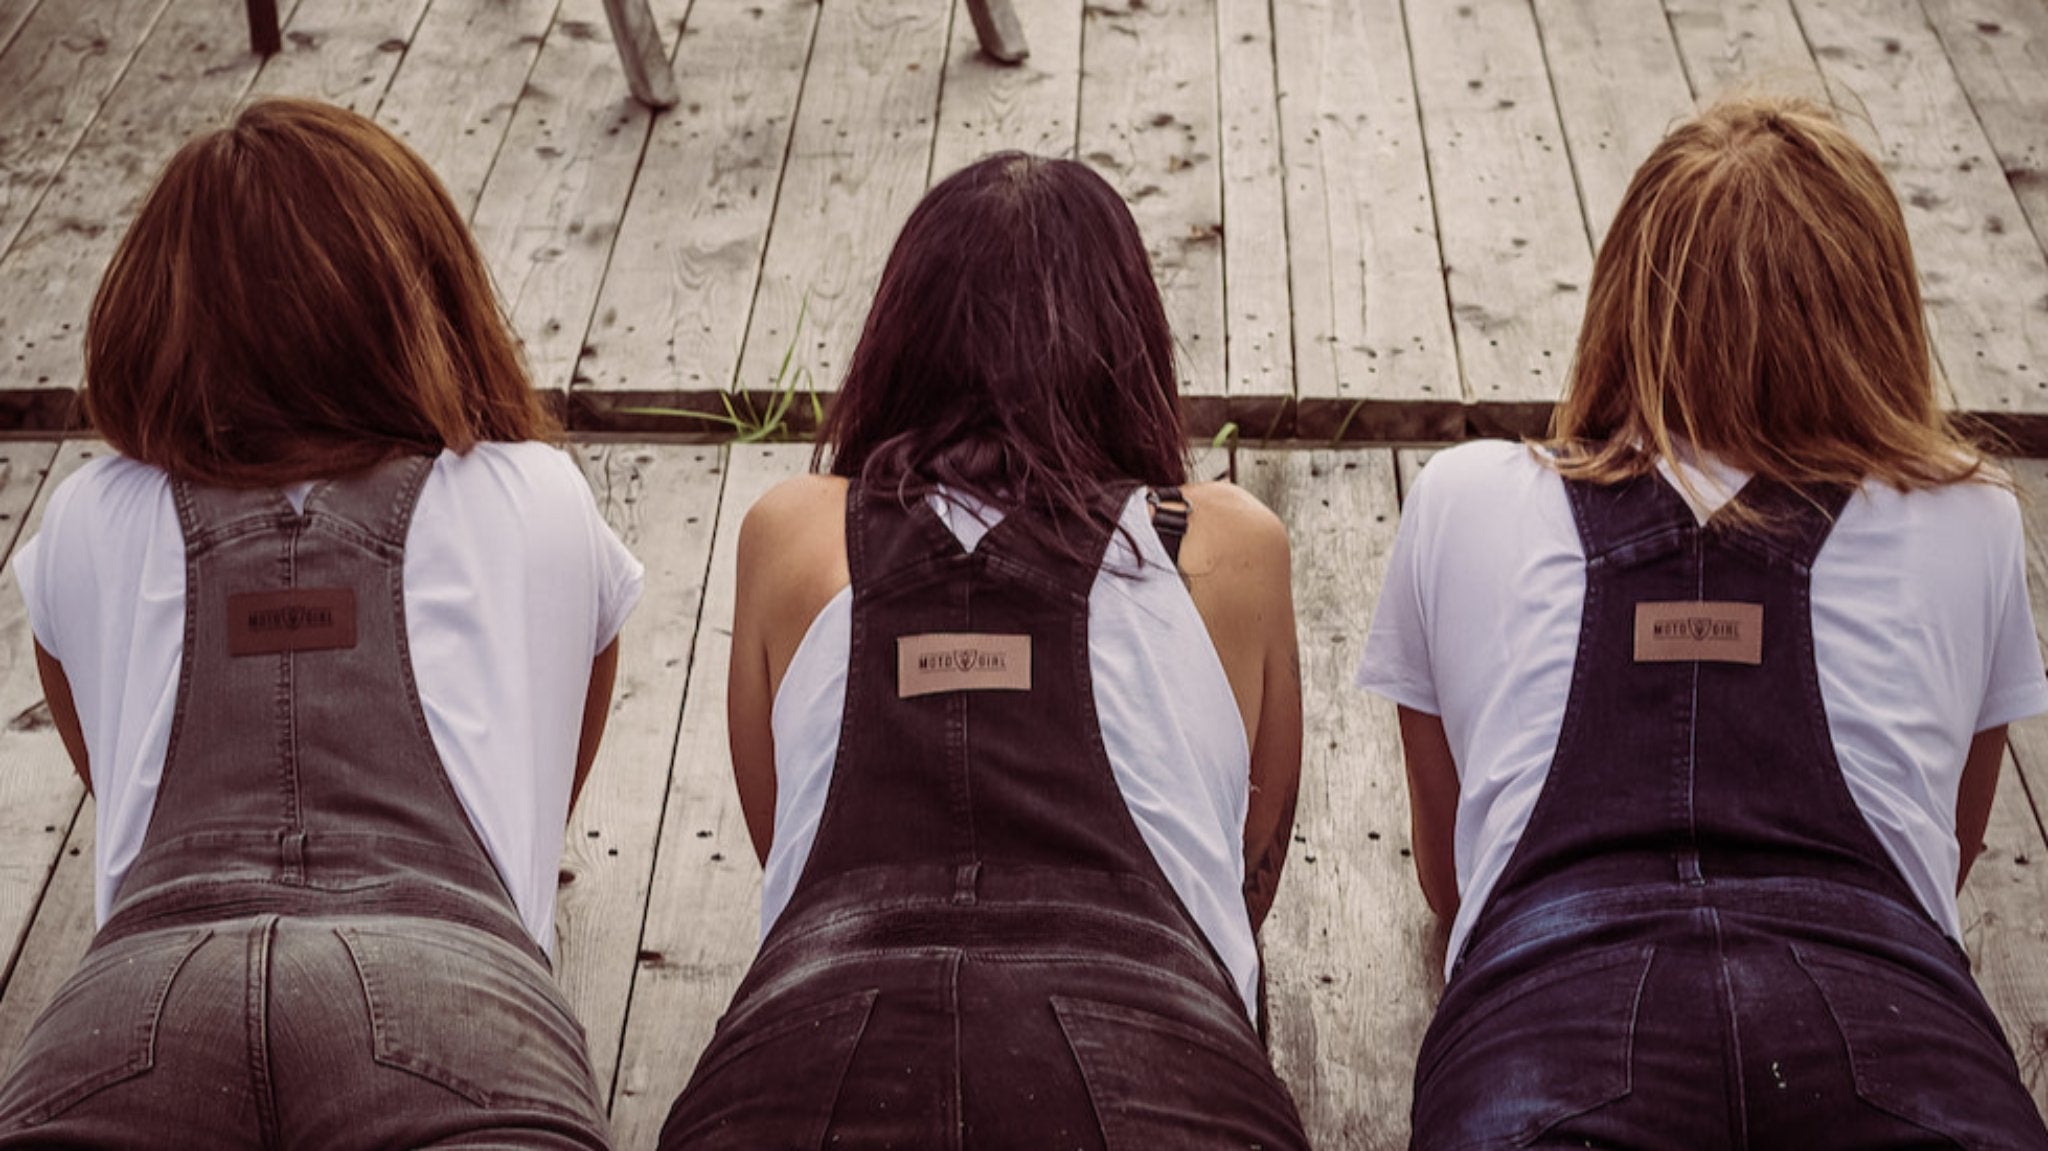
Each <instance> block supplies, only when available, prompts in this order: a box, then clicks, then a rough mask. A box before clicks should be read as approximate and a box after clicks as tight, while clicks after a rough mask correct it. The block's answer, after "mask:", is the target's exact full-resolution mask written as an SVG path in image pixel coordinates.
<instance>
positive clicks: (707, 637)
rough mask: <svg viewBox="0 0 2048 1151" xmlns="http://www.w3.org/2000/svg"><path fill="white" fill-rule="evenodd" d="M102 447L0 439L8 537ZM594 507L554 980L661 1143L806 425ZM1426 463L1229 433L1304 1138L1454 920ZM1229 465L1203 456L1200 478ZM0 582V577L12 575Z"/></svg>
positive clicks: (15, 695)
mask: <svg viewBox="0 0 2048 1151" xmlns="http://www.w3.org/2000/svg"><path fill="white" fill-rule="evenodd" d="M103 450H104V449H103V448H101V447H100V446H98V445H96V444H93V443H91V442H88V441H77V440H73V441H69V442H64V443H56V442H42V441H38V442H17V443H12V444H0V554H4V553H5V552H6V551H9V550H11V549H12V548H13V546H15V544H16V543H18V541H19V540H20V539H22V538H26V536H27V534H29V533H32V532H33V531H34V530H35V523H36V519H37V516H38V515H39V513H40V509H41V506H42V504H43V502H44V501H45V500H46V499H47V498H48V495H49V493H50V491H51V490H52V489H54V487H55V486H56V484H57V482H58V481H59V480H61V479H62V478H63V476H64V475H66V474H68V473H69V472H70V471H71V470H72V469H74V468H76V467H77V466H78V465H79V463H80V462H81V461H82V460H83V459H85V458H87V457H88V456H89V455H91V454H92V453H94V452H95V451H103ZM575 450H576V452H577V454H578V456H579V458H580V459H581V461H582V463H583V466H584V469H585V472H586V473H587V474H588V476H589V478H590V482H591V485H592V487H593V489H594V490H595V491H596V493H597V497H598V500H599V502H600V504H601V505H602V507H603V508H604V511H605V515H606V517H607V518H608V519H609V520H610V522H611V523H612V525H613V526H614V527H615V528H616V529H617V530H618V531H619V533H620V534H621V535H622V536H624V537H625V539H626V542H627V543H628V544H629V545H630V546H631V547H632V548H633V550H634V551H635V552H636V553H637V554H638V555H639V556H640V557H641V559H642V560H644V561H645V562H646V564H647V596H646V598H645V600H644V601H643V602H642V603H641V605H640V608H639V610H638V612H637V613H636V614H635V615H634V616H633V619H632V622H631V623H630V625H629V626H628V628H627V633H626V635H625V637H624V640H623V661H622V666H621V668H620V673H619V683H618V693H617V697H616V701H615V705H614V708H613V714H612V720H611V728H610V732H609V734H608V735H607V737H606V739H605V744H604V749H603V751H602V753H601V755H600V757H599V761H598V764H597V766H596V769H595V770H594V772H593V774H592V776H591V780H590V784H589V787H588V789H587V790H586V792H585V794H584V797H583V802H582V804H581V806H580V807H579V808H578V810H577V811H576V813H575V818H574V819H573V820H572V822H571V823H570V826H569V829H568V841H567V852H566V855H565V857H564V860H563V864H562V891H561V910H560V918H559V923H560V929H561V945H560V963H559V968H560V974H561V978H562V982H563V984H564V985H565V987H566V988H567V990H568V994H569V998H570V1000H571V1001H572V1002H573V1003H574V1005H575V1007H576V1009H577V1011H578V1012H579V1013H580V1014H581V1016H582V1018H583V1019H584V1021H585V1023H586V1024H587V1026H588V1029H589V1036H590V1047H591V1055H592V1058H593V1061H594V1063H595V1064H596V1067H597V1073H598V1079H599V1083H600V1086H601V1088H602V1089H603V1090H604V1091H606V1092H607V1093H608V1096H609V1099H610V1102H611V1109H612V1110H611V1114H612V1119H613V1123H614V1125H615V1128H616V1131H617V1135H618V1138H619V1145H620V1146H621V1147H623V1148H631V1149H641V1148H648V1147H651V1146H653V1143H654V1138H655V1135H656V1133H657V1132H658V1131H659V1129H660V1125H661V1121H662V1119H663V1117H664V1116H665V1115H666V1114H667V1110H668V1106H669V1103H670V1101H671V1100H672V1099H673V1098H674V1096H675V1094H676V1093H677V1091H679V1090H680V1089H681V1088H682V1086H683V1083H684V1081H685V1080H686V1079H687V1077H688V1075H689V1072H690V1069H691V1067H692V1066H693V1065H694V1063H695V1061H696V1058H697V1054H698V1052H699V1051H700V1050H701V1049H702V1047H703V1045H704V1043H705V1041H706V1040H707V1039H708V1038H709V1036H710V1032H711V1027H712V1024H713V1022H714V1021H715V1020H716V1018H717V1016H718V1013H719V1011H720V1010H721V1009H722V1008H723V1007H724V1005H725V1002H726V1000H727V999H728V998H729V997H730V995H731V993H732V990H733V988H734V986H735V985H736V984H737V983H738V981H739V978H740V975H741V974H742V973H743V971H744V970H745V968H746V965H747V963H748V961H749V960H750V959H751V957H752V954H753V950H754V941H755V931H756V921H757V908H758V898H759V892H760V869H759V868H758V867H757V866H756V865H755V863H754V859H753V853H752V850H751V849H750V847H749V844H748V839H747V833H746V829H745V827H744V825H743V824H742V822H741V819H740V814H739V810H738V807H737V804H736V803H735V801H734V797H733V788H732V782H731V773H730V768H729V765H728V760H727V758H726V752H725V699H724V681H725V665H726V653H727V645H728V643H729V642H730V623H731V615H732V600H733V562H732V549H733V545H734V540H735V536H736V534H737V531H738V527H739V521H740V516H741V514H742V513H743V512H744V511H745V509H746V508H747V506H748V505H749V504H750V503H751V502H752V500H753V499H754V498H755V497H756V496H757V495H759V494H760V493H761V492H762V491H763V490H764V489H766V488H767V487H768V486H769V485H771V484H773V483H774V482H775V481H777V480H778V479H780V478H782V477H784V476H787V475H790V474H793V473H795V472H797V471H799V470H801V469H802V467H803V466H804V462H805V457H806V453H805V450H804V449H803V448H801V447H797V446H793V445H775V446H760V445H750V446H749V445H735V446H730V447H721V446H714V445H691V444H628V443H605V444H583V445H579V446H578V447H577V448H576V449H575ZM1421 458H1422V457H1421V456H1420V455H1419V454H1418V453H1414V452H1406V451H1402V452H1396V451H1394V450H1392V449H1387V448H1345V449H1330V450H1314V451H1310V450H1295V451H1249V450H1247V451H1242V452H1239V453H1238V457H1237V467H1238V474H1239V478H1240V480H1241V482H1243V483H1244V484H1245V485H1246V486H1247V487H1248V488H1250V489H1251V490H1252V491H1254V492H1256V493H1257V494H1258V495H1259V497H1260V498H1261V499H1263V500H1265V501H1266V503H1267V504H1269V505H1270V506H1272V507H1273V508H1274V509H1275V510H1276V511H1277V512H1278V513H1279V514H1280V515H1281V517H1282V518H1283V519H1284V520H1285V521H1286V522H1287V525H1288V527H1289V529H1290V531H1291V533H1292V536H1293V540H1294V557H1295V596H1296V601H1297V606H1298V610H1299V615H1300V627H1301V649H1302V663H1303V675H1304V678H1305V683H1306V717H1307V730H1308V739H1307V755H1306V760H1305V762H1304V764H1303V771H1302V774H1303V791H1302V803H1301V812H1300V825H1299V828H1298V830H1297V835H1296V838H1295V842H1294V848H1293V852H1292V854H1291V856H1290V860H1289V864H1288V868H1287V873H1286V876H1285V878H1284V880H1283V883H1282V888H1281V892H1280V899H1279V902H1278V903H1277V904H1276V906H1275V907H1274V910H1273V914H1272V918H1271V919H1270V920H1269V921H1268V923H1267V927H1266V933H1265V945H1266V955H1267V959H1268V964H1269V973H1270V974H1269V978H1270V997H1271V1008H1272V1014H1273V1052H1274V1058H1275V1060H1276V1062H1277V1063H1278V1065H1279V1068H1280V1071H1281V1073H1282V1075H1283V1076H1284V1077H1285V1078H1286V1080H1287V1082H1288V1083H1289V1084H1290V1085H1291V1086H1292V1088H1293V1090H1294V1092H1295V1096H1296V1098H1297V1099H1298V1100H1299V1102H1300V1104H1301V1107H1302V1112H1303V1114H1304V1116H1305V1117H1306V1118H1307V1120H1308V1123H1309V1127H1310V1132H1311V1134H1312V1135H1313V1136H1314V1137H1315V1140H1316V1145H1317V1146H1318V1147H1322V1148H1328V1149H1345V1148H1375V1149H1378V1148H1388V1149H1394V1148H1401V1147H1405V1146H1406V1138H1407V1109H1408V1091H1409V1079H1410V1076H1411V1074H1412V1071H1413V1066H1414V1062H1413V1061H1414V1053H1415V1050H1416V1048H1417V1047H1418V1045H1419V1044H1420V1041H1421V1037H1422V1029H1423V1027H1424V1025H1425V1024H1426V1022H1427V1020H1428V1017H1429V1013H1430V1010H1431V1008H1432V1005H1433V1003H1434V1000H1435V996H1436V992H1437V989H1438V976H1437V972H1438V970H1439V969H1440V964H1441V960H1442V947H1443V943H1442V937H1441V934H1440V929H1439V928H1438V927H1437V926H1436V924H1435V922H1434V921H1433V919H1432V918H1431V916H1430V914H1429V912H1428V910H1427V909H1426V908H1425V907H1424V906H1423V902H1422V898H1421V895H1420V893H1419V891H1418V889H1417V887H1416V885H1415V881H1414V876H1413V871H1412V868H1411V863H1410V860H1409V858H1408V847H1407V840H1408V831H1407V828H1408V822H1407V806H1406V797H1405V790H1404V785H1403V782H1402V772H1401V766H1400V756H1399V747H1398V742H1397V735H1396V731H1395V725H1394V716H1393V709H1392V707H1391V706H1389V705H1387V704H1385V703H1383V702H1380V701H1377V700H1375V699H1372V698H1370V697H1367V696H1365V695H1363V694H1362V693H1359V692H1357V691H1355V690H1353V689H1352V688H1351V687H1350V686H1349V683H1350V675H1351V670H1352V667H1353V666H1354V664H1355V661H1356V660H1357V657H1358V651H1359V648H1360V645H1361V644H1362V643H1363V641H1364V637H1365V634H1366V630H1367V626H1368V623H1369V620H1370V616H1371V611H1372V604H1373V600H1374V598H1375V596H1376V595H1377V593H1378V587H1379V580H1380V575H1381V572H1382V570H1383V569H1384V567H1385V564H1386V553H1387V551H1388V549H1389V548H1390V547H1391V546H1392V542H1393V538H1394V529H1395V526H1396V524H1397V522H1398V519H1399V493H1400V492H1401V490H1402V489H1403V487H1404V486H1405V480H1406V478H1407V477H1409V476H1411V475H1412V474H1413V472H1414V469H1415V468H1416V467H1418V466H1420V463H1421ZM1222 463H1223V461H1222V460H1221V459H1220V458H1218V457H1214V456H1212V457H1210V458H1209V459H1208V460H1206V461H1205V463H1204V465H1203V466H1204V468H1205V470H1206V471H1207V472H1209V473H1212V474H1213V473H1214V472H1216V471H1217V470H1219V469H1220V467H1221V466H1222ZM2018 466H2019V468H2020V470H2021V472H2022V478H2023V480H2024V481H2025V482H2026V483H2027V485H2028V487H2029V489H2030V491H2031V492H2032V493H2033V498H2032V502H2031V503H2030V504H2029V506H2028V512H2027V515H2028V520H2029V525H2028V526H2029V531H2030V535H2031V536H2032V537H2033V541H2034V542H2033V545H2032V551H2031V552H2030V568H2031V577H2032V584H2033V588H2034V592H2035V599H2034V603H2035V609H2034V610H2035V614H2036V617H2037V618H2038V619H2040V620H2043V621H2048V595H2044V594H2043V592H2044V590H2048V547H2044V546H2043V541H2048V463H2041V462H2027V463H2022V464H2020V465H2018ZM0 585H5V587H6V588H9V589H11V588H12V586H13V580H12V575H11V573H10V572H7V571H6V570H5V569H4V568H0ZM30 650H31V649H30V637H29V631H28V625H27V622H26V620H25V618H24V615H23V609H22V606H21V600H20V597H19V596H18V595H16V594H15V593H14V592H13V591H11V590H4V591H0V956H4V957H5V963H4V968H0V970H4V972H5V982H4V984H0V1061H4V1060H7V1059H9V1058H11V1057H12V1054H13V1052H14V1051H15V1050H16V1048H17V1047H18V1046H19V1045H20V1042H21V1038H22V1036H23V1034H24V1033H25V1032H26V1030H27V1028H28V1026H29V1024H30V1023H31V1022H32V1021H33V1019H34V1017H35V1015H36V1013H37V1012H38V1011H39V1010H40V1009H41V1007H42V1005H43V1004H44V1003H45V1002H47V1001H48V999H49V998H50V996H51V995H52V994H53V993H54V991H55V990H56V988H57V986H58V985H59V984H60V983H61V982H62V981H63V980H64V979H65V978H66V977H67V976H68V975H69V974H70V972H71V971H72V970H73V969H74V967H75V966H76V964H77V961H78V958H79V956H80V955H81V954H83V952H84V950H85V947H86V944H87V942H88V940H89V938H90V935H91V931H92V883H91V864H92V828H93V817H92V807H91V803H90V801H88V800H85V799H84V797H83V794H82V791H81V789H80V787H79V785H78V782H77V780H76V778H75V777H74V776H73V774H72V772H71V770H70V768H69V766H68V765H67V763H66V761H65V759H64V753H63V749H62V747H61V746H60V744H59V741H58V739H57V734H56V732H55V731H54V730H53V729H52V728H51V727H50V724H49V719H48V713H47V711H46V710H45V709H44V706H43V704H42V693H41V690H40V688H39V687H38V686H37V683H36V679H35V671H34V661H33V659H32V657H31V654H30ZM2044 787H2048V722H2041V721H2036V722H2033V723H2029V724H2023V725H2019V726H2017V727H2015V728H2014V736H2013V755H2012V759H2011V761H2009V762H2008V764H2007V770H2006V773H2005V776H2004V778H2003V780H2002V781H2001V784H2000V790H1999V793H1998V801H1997V806H1996V808H1995V810H1994V812H1993V815H1992V819H1991V829H1990V833H1989V836H1988V841H1989V843H1990V849H1989V851H1987V853H1986V854H1985V856H1984V858H1983V859H1982V860H1981V861H1980V862H1979V863H1978V865H1977V869H1976V872H1975V873H1974V875H1973V876H1972V878H1971V882H1970V886H1969V888H1968V889H1967V890H1966V891H1965V892H1964V896H1963V920H1964V923H1965V925H1966V931H1965V934H1966V936H1967V938H1966V942H1967V944H1968V945H1969V949H1970V953H1971V955H1972V956H1973V958H1974V959H1975V961H1976V965H1977V975H1978V978H1979V980H1980V981H1981V982H1982V984H1983V986H1984V989H1985V993H1986V994H1987V995H1988V996H1989V998H1990V1000H1991V1002H1992V1005H1993V1006H1994V1007H1996V1008H1997V1010H1998V1013H1999V1015H2000V1017H2001V1018H2002V1019H2003V1020H2004V1023H2005V1027H2006V1031H2007V1033H2008V1035H2009V1036H2010V1037H2011V1039H2012V1042H2013V1045H2014V1047H2015V1049H2016V1050H2017V1051H2018V1053H2019V1059H2020V1066H2021V1068H2022V1070H2023V1071H2024V1073H2025V1075H2026V1077H2027V1081H2028V1084H2029V1086H2030V1087H2031V1089H2032V1090H2033V1092H2034V1096H2035V1098H2036V1100H2037V1101H2041V1102H2043V1103H2044V1105H2048V839H2044V835H2043V827H2042V822H2041V819H2040V816H2039V813H2038V808H2037V806H2036V805H2035V803H2034V801H2033V799H2032V798H2031V797H2033V796H2041V795H2042V794H2043V791H2042V788H2044Z"/></svg>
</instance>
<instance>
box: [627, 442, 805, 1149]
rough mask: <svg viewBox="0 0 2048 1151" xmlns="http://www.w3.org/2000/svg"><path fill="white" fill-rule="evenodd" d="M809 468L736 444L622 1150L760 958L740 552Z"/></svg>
mask: <svg viewBox="0 0 2048 1151" xmlns="http://www.w3.org/2000/svg"><path fill="white" fill-rule="evenodd" d="M808 460H809V452H808V450H807V449H805V448H801V447H798V446H795V445H784V446H778V447H762V446H758V445H757V446H746V447H741V446H735V447H734V448H733V449H732V450H731V452H730V454H729V457H728V461H727V463H728V468H729V469H730V471H729V475H728V476H727V478H726V485H725V495H724V498H723V499H722V500H721V501H720V505H719V513H718V529H717V535H716V537H715V540H714V542H713V545H712V558H711V575H710V578H709V579H708V580H707V582H706V586H705V589H704V608H703V613H702V616H701V622H700V623H699V624H698V628H697V644H696V649H695V652H694V654H693V655H692V657H691V659H690V684H689V689H688V692H687V693H686V694H685V695H684V696H683V716H682V728H681V731H680V732H679V734H678V735H677V738H676V743H675V761H674V762H675V767H674V770H673V771H672V772H671V774H670V776H669V790H668V802H667V809H666V811H665V812H664V814H663V816H662V820H661V841H660V844H659V846H658V848H657V850H656V853H655V857H654V880H653V886H652V887H651V888H650V889H649V891H648V901H647V923H646V928H645V930H644V932H643V934H642V936H641V942H640V948H641V950H640V954H639V965H640V966H639V971H638V974H637V976H636V978H635V979H634V981H633V996H632V1002H631V1005H630V1009H629V1011H628V1013H627V1016H626V1031H625V1044H624V1047H623V1049H622V1050H621V1052H620V1055H619V1071H618V1078H617V1087H616V1089H615V1091H614V1093H613V1096H612V1130H613V1133H614V1134H615V1136H616V1137H617V1139H618V1143H619V1146H621V1147H652V1146H654V1143H655V1136H656V1135H657V1134H659V1133H660V1130H661V1124H662V1120H664V1119H666V1118H667V1117H668V1109H669V1105H670V1104H671V1103H672V1102H673V1101H674V1100H675V1097H676V1095H677V1094H678V1093H679V1092H681V1091H682V1089H683V1085H684V1084H685V1083H686V1082H688V1081H689V1077H690V1071H691V1069H692V1068H693V1067H695V1065H696V1062H697V1056H698V1054H699V1053H700V1052H702V1051H703V1049H704V1045H705V1044H706V1043H707V1042H709V1041H710V1039H711V1029H712V1025H713V1024H714V1023H716V1022H717V1020H718V1017H719V1015H720V1013H722V1012H723V1011H724V1010H725V1005H726V1002H727V1001H728V1000H729V999H731V997H732V993H733V989H734V988H736V987H737V986H739V981H740V976H742V975H743V974H745V972H746V968H747V964H748V963H749V962H751V961H752V959H753V956H754V951H755V948H756V942H757V938H758V928H759V924H760V909H761V868H760V866H759V865H758V864H757V863H756V862H755V861H754V849H753V846H752V841H751V840H750V839H749V838H748V836H747V828H746V822H745V820H744V819H743V818H742V817H741V815H740V807H739V799H738V797H737V796H736V795H735V794H734V791H733V782H732V768H731V762H732V761H731V758H730V756H729V754H728V753H727V750H726V735H725V733H726V727H725V676H726V663H727V661H728V660H729V659H730V657H731V654H732V612H733V595H734V582H733V580H734V575H733V549H734V548H735V547H736V546H737V545H738V542H739V528H740V520H741V517H743V516H744V515H745V514H746V510H747V509H748V508H749V507H751V506H753V503H754V501H755V500H756V499H758V498H760V496H761V494H762V493H763V492H765V491H767V490H768V489H769V488H770V487H773V486H774V485H775V484H776V483H778V482H780V481H781V480H783V479H785V478H787V477H789V476H792V475H795V474H797V473H799V472H801V471H803V470H804V466H805V464H806V463H807V462H808Z"/></svg>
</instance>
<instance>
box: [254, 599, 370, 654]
mask: <svg viewBox="0 0 2048 1151" xmlns="http://www.w3.org/2000/svg"><path fill="white" fill-rule="evenodd" d="M354 646H356V591H355V589H354V588H346V587H295V588H286V589H284V590H282V591H258V592H244V593H242V594H240V595H231V596H229V597H228V654H229V655H275V654H277V653H278V652H283V651H333V650H335V649H338V648H350V647H354Z"/></svg>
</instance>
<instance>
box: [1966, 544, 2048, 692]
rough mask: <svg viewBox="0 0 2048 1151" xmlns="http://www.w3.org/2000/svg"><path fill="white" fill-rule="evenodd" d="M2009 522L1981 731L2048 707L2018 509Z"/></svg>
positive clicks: (2047, 689)
mask: <svg viewBox="0 0 2048 1151" xmlns="http://www.w3.org/2000/svg"><path fill="white" fill-rule="evenodd" d="M2009 522H2010V527H2009V528H2007V531H2008V533H2009V534H2008V538H2009V539H2010V541H2011V546H2010V547H2008V548H2007V549H2005V555H2004V557H2003V558H2002V559H2001V563H2002V564H2003V565H2004V567H2005V569H2006V570H2005V571H2004V573H2002V574H2003V575H2004V577H2005V578H2003V579H2002V580H2000V581H1999V582H2000V584H2001V585H2002V594H2001V595H2000V596H1999V601H2000V602H1999V606H1998V607H1997V608H1996V609H1994V612H1993V615H1992V620H1991V626H1992V632H1991V637H1990V638H1991V658H1990V660H1989V666H1990V676H1989V679H1988V680H1987V682H1986V683H1985V689H1984V702H1983V705H1982V706H1981V707H1979V708H1978V711H1977V726H1976V730H1978V731H1985V730H1987V729H1990V728H1994V727H1999V726H2001V725H2004V724H2008V723H2012V722H2013V721H2015V720H2021V719H2026V718H2028V717H2029V716H2035V715H2040V714H2041V713H2043V712H2048V676H2044V674H2043V670H2042V663H2041V641H2040V638H2039V637H2038V636H2037V634H2036V633H2035V631H2034V611H2033V607H2032V605H2031V603H2030V602H2029V601H2028V598H2027V559H2026V548H2025V546H2024V541H2023V539H2022V538H2021V535H2020V533H2021V531H2022V529H2021V527H2020V524H2019V516H2018V514H2017V509H2013V514H2012V515H2011V516H2010V519H2009Z"/></svg>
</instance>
